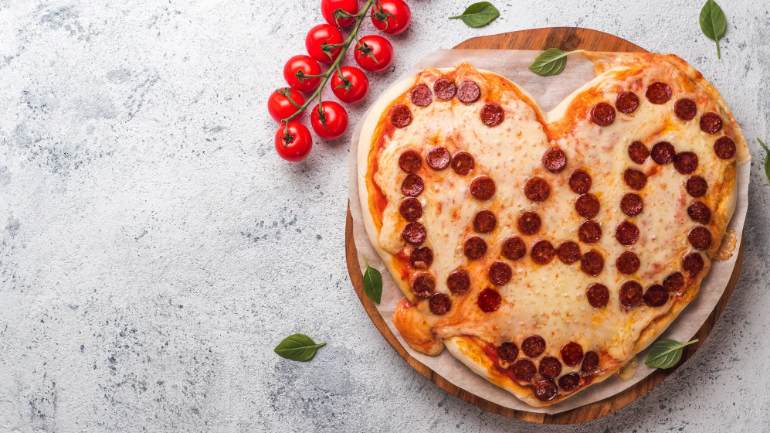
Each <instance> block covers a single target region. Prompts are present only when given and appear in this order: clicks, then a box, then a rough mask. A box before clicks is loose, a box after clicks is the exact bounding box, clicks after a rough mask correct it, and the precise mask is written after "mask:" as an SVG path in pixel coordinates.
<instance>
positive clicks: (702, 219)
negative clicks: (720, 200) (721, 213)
mask: <svg viewBox="0 0 770 433" xmlns="http://www.w3.org/2000/svg"><path fill="white" fill-rule="evenodd" d="M687 215H689V216H690V219H692V220H693V221H695V222H698V223H701V224H708V223H709V222H711V209H709V207H708V206H706V205H705V204H704V203H703V202H702V201H696V202H695V203H693V204H691V205H690V206H688V207H687Z"/></svg>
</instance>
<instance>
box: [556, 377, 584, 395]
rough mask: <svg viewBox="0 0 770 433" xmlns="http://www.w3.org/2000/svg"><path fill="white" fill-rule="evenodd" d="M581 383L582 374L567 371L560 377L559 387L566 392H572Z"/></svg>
mask: <svg viewBox="0 0 770 433" xmlns="http://www.w3.org/2000/svg"><path fill="white" fill-rule="evenodd" d="M578 385H580V375H579V374H577V373H567V374H565V375H564V376H562V377H560V378H559V388H561V390H562V391H564V392H572V391H574V390H576V389H577V387H578Z"/></svg>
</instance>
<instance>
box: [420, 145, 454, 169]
mask: <svg viewBox="0 0 770 433" xmlns="http://www.w3.org/2000/svg"><path fill="white" fill-rule="evenodd" d="M425 161H426V162H427V163H428V167H430V168H432V169H434V170H443V169H445V168H447V167H449V162H450V161H452V155H450V154H449V151H448V150H447V148H446V147H434V148H433V149H431V150H430V152H428V156H427V157H426V158H425Z"/></svg>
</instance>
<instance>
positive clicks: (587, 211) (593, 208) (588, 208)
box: [575, 194, 601, 219]
mask: <svg viewBox="0 0 770 433" xmlns="http://www.w3.org/2000/svg"><path fill="white" fill-rule="evenodd" d="M600 207H601V206H600V205H599V199H598V198H596V196H595V195H593V194H583V195H581V196H580V197H578V199H577V200H576V201H575V210H576V211H577V213H578V215H580V216H582V217H583V218H589V219H590V218H593V217H595V216H596V215H598V214H599V208H600Z"/></svg>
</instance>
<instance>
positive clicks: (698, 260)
mask: <svg viewBox="0 0 770 433" xmlns="http://www.w3.org/2000/svg"><path fill="white" fill-rule="evenodd" d="M703 266H704V263H703V257H702V256H701V255H700V254H699V253H690V254H688V255H686V256H685V257H684V260H683V261H682V268H683V269H684V270H685V271H686V272H687V273H688V274H690V276H691V277H694V276H695V275H698V273H699V272H700V271H702V270H703Z"/></svg>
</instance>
